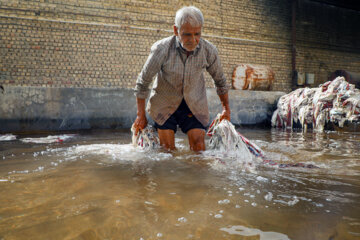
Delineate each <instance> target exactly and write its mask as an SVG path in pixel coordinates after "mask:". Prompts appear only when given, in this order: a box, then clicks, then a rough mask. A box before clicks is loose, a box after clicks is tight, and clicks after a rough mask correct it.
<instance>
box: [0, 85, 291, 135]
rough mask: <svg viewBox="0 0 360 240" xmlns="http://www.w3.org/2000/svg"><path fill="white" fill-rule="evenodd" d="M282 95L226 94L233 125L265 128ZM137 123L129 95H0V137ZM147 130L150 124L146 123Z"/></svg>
mask: <svg viewBox="0 0 360 240" xmlns="http://www.w3.org/2000/svg"><path fill="white" fill-rule="evenodd" d="M283 94H285V93H283V92H262V91H241V90H230V91H229V98H230V107H231V111H232V113H231V118H232V119H231V121H232V122H233V123H234V124H235V125H263V126H270V119H271V115H272V113H273V111H274V110H275V108H276V103H277V100H278V99H279V98H280V96H282V95H283ZM207 97H208V101H209V111H210V118H211V119H213V118H214V117H215V116H216V114H217V113H220V112H221V111H222V108H221V103H220V100H219V98H218V96H217V94H216V91H215V89H207ZM135 118H136V99H135V96H134V94H133V91H132V90H131V89H113V88H42V87H11V86H4V91H2V92H0V132H2V133H5V132H27V131H48V130H49V131H59V130H81V129H95V128H113V129H120V128H130V127H131V124H132V123H133V121H134V119H135ZM149 123H150V124H151V123H152V121H151V120H149Z"/></svg>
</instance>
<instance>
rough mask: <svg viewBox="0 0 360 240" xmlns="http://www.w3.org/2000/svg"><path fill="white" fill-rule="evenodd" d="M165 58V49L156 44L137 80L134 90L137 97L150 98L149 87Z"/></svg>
mask: <svg viewBox="0 0 360 240" xmlns="http://www.w3.org/2000/svg"><path fill="white" fill-rule="evenodd" d="M164 57H165V56H164V51H163V48H162V47H161V45H159V44H158V43H155V44H154V45H153V46H152V47H151V51H150V54H149V57H148V58H147V60H146V62H145V64H144V66H143V68H142V70H141V72H140V74H139V76H138V78H137V80H136V86H135V88H134V91H135V96H136V97H138V98H142V99H146V98H147V97H148V95H149V85H150V84H151V82H152V80H153V77H154V76H155V75H156V74H157V73H158V72H159V71H160V69H161V65H162V63H163V61H164Z"/></svg>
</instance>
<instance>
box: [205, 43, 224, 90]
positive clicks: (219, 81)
mask: <svg viewBox="0 0 360 240" xmlns="http://www.w3.org/2000/svg"><path fill="white" fill-rule="evenodd" d="M208 62H209V66H208V67H207V68H206V70H207V71H208V73H209V74H210V75H211V77H212V78H213V80H214V83H215V86H216V93H217V94H218V95H224V94H226V93H227V92H228V91H229V85H228V84H227V82H226V77H225V74H224V72H223V69H222V66H221V61H220V58H219V55H218V51H217V49H216V47H215V46H214V47H213V48H210V51H209V55H208Z"/></svg>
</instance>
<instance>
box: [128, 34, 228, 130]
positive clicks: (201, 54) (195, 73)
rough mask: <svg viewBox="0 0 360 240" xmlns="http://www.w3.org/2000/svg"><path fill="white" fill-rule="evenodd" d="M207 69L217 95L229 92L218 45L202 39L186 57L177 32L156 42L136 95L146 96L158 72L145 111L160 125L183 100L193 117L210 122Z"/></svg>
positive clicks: (141, 74) (142, 73) (205, 123)
mask: <svg viewBox="0 0 360 240" xmlns="http://www.w3.org/2000/svg"><path fill="white" fill-rule="evenodd" d="M204 70H206V71H208V73H209V74H210V75H211V76H212V78H213V80H214V83H215V86H216V90H217V94H218V95H223V94H226V93H227V92H228V89H229V87H228V85H227V83H226V78H225V75H224V73H223V70H222V67H221V63H220V58H219V56H218V52H217V49H216V47H215V46H214V45H213V44H211V43H210V42H208V41H206V40H204V39H202V38H201V39H200V42H199V44H198V46H197V48H196V49H195V50H194V52H193V53H192V54H191V55H189V56H187V55H186V52H185V51H184V50H183V48H182V47H181V45H180V42H179V40H178V38H177V37H176V36H175V35H174V36H171V37H168V38H164V39H162V40H160V41H157V42H156V43H155V44H154V45H153V46H152V47H151V51H150V55H149V57H148V59H147V61H146V63H145V65H144V67H143V69H142V71H141V73H140V74H139V76H138V78H137V81H136V87H135V89H134V90H135V96H136V97H138V98H141V99H145V98H147V96H148V94H149V85H150V84H151V82H152V79H153V77H154V76H155V75H156V79H155V82H154V84H153V86H152V90H151V93H150V99H149V101H148V103H147V107H146V110H147V111H148V113H149V115H150V117H151V118H152V119H153V120H154V121H155V122H156V123H157V124H159V125H163V124H164V123H165V121H166V120H167V119H168V118H169V117H170V116H171V115H172V114H173V113H174V112H175V111H176V109H177V108H178V107H179V105H180V103H181V101H182V99H184V100H185V101H186V103H187V105H188V107H189V109H190V110H191V112H192V113H193V114H194V116H195V117H196V118H197V119H198V120H199V121H200V122H201V123H202V124H203V125H204V126H207V125H208V124H209V110H208V103H207V98H206V88H205V79H204V74H203V72H204Z"/></svg>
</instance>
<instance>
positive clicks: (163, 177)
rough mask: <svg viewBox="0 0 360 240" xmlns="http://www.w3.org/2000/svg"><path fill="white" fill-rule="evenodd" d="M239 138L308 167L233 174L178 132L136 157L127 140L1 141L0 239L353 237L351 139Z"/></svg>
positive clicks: (356, 227)
mask: <svg viewBox="0 0 360 240" xmlns="http://www.w3.org/2000/svg"><path fill="white" fill-rule="evenodd" d="M240 132H241V133H243V135H245V136H246V137H248V138H249V139H251V140H253V141H254V142H255V143H256V144H257V145H258V146H259V147H261V148H262V149H263V150H264V151H265V153H266V155H267V157H268V158H271V159H272V160H274V161H277V162H281V163H295V162H303V163H311V164H314V165H316V166H318V167H319V168H317V169H304V168H283V169H280V168H278V167H276V166H269V165H266V164H262V163H257V164H256V165H255V166H248V167H247V166H244V164H238V165H237V164H236V163H237V162H236V159H227V157H226V154H225V155H224V156H221V155H219V154H217V155H216V157H212V156H214V154H212V153H211V152H209V151H207V152H205V153H203V154H194V153H192V152H190V151H189V149H188V147H187V146H188V144H187V140H186V138H185V136H184V135H182V134H177V135H176V145H177V148H178V149H177V151H176V152H174V153H167V152H164V151H159V150H157V151H154V152H142V151H140V150H138V149H135V148H134V147H133V146H132V145H130V144H129V143H130V132H129V131H117V132H113V131H101V132H100V131H92V132H82V133H76V134H77V135H71V137H69V138H63V139H64V140H63V141H55V142H53V141H52V140H51V139H54V138H47V139H48V140H46V141H45V143H34V142H35V141H33V140H34V138H36V139H38V138H39V137H47V136H48V134H47V135H32V136H25V135H18V136H17V137H16V140H10V139H11V138H9V139H8V140H7V141H1V142H0V239H144V240H145V239H249V240H250V239H261V240H275V239H276V240H285V239H301V240H302V239H360V134H354V133H336V132H327V133H323V134H315V133H306V134H303V133H300V132H293V133H291V132H284V131H279V130H256V129H255V130H254V129H252V130H249V129H240ZM51 135H61V134H59V133H53V134H51ZM25 138H28V141H24V139H25ZM56 138H57V137H55V139H56ZM22 139H23V140H22ZM59 139H62V137H59ZM3 140H4V139H3Z"/></svg>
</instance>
